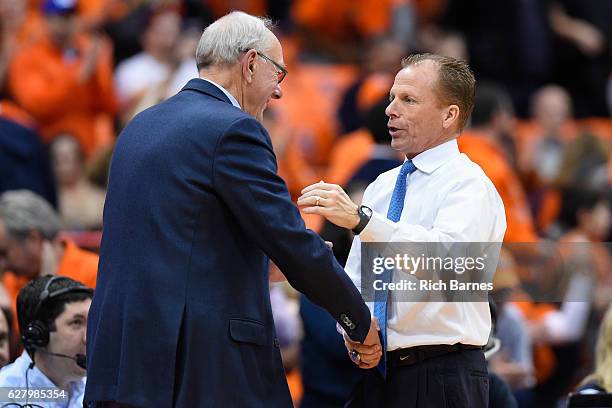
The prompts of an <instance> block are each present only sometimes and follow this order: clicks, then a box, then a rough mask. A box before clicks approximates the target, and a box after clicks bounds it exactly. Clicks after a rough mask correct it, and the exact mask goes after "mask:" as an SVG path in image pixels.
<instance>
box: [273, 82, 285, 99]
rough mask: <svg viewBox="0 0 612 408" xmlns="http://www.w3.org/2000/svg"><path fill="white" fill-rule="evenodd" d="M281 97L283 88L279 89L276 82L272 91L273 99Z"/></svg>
mask: <svg viewBox="0 0 612 408" xmlns="http://www.w3.org/2000/svg"><path fill="white" fill-rule="evenodd" d="M282 97H283V90H282V89H281V86H280V84H276V88H274V92H272V98H273V99H280V98H282Z"/></svg>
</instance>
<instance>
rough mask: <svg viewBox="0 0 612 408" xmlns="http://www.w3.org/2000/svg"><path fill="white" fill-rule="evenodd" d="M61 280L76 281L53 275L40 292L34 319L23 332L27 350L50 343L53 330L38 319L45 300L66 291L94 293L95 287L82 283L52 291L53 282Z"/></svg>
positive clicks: (22, 335) (24, 344) (23, 340)
mask: <svg viewBox="0 0 612 408" xmlns="http://www.w3.org/2000/svg"><path fill="white" fill-rule="evenodd" d="M60 280H70V281H71V282H74V281H73V280H72V279H70V278H67V277H64V276H53V277H52V278H51V279H49V280H48V281H47V283H46V285H45V288H44V289H43V291H42V292H40V297H39V299H38V303H37V304H36V307H35V308H34V313H33V314H32V316H33V317H34V320H32V321H31V322H30V323H28V324H27V325H26V327H25V330H24V333H22V334H21V341H22V342H23V346H24V347H25V349H26V350H35V349H37V348H41V347H45V346H46V345H47V344H49V332H50V331H51V330H50V329H49V325H48V324H47V323H45V322H43V321H42V320H38V319H36V317H37V316H38V312H39V310H40V308H41V307H42V306H43V304H44V303H45V302H47V301H49V300H51V299H53V298H56V297H58V296H61V295H64V294H66V293H87V294H90V295H93V289H91V288H88V287H87V286H85V285H83V284H80V283H79V285H78V286H72V287H69V288H62V289H58V290H55V291H53V292H50V291H49V288H50V287H51V284H52V283H53V282H57V281H60Z"/></svg>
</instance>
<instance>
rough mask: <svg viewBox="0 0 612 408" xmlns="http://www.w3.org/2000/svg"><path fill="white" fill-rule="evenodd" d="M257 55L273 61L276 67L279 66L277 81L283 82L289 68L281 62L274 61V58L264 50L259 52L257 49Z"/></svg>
mask: <svg viewBox="0 0 612 408" xmlns="http://www.w3.org/2000/svg"><path fill="white" fill-rule="evenodd" d="M257 55H259V56H260V57H261V58H263V59H265V60H266V61H269V62H271V63H272V64H274V66H275V67H276V68H278V71H276V77H277V78H276V81H277V82H278V83H279V84H280V83H281V82H283V79H285V77H286V76H287V69H286V68H285V67H283V66H282V65H281V64H279V63H277V62H276V61H274V60H273V59H272V58H270V57H268V56H267V55H266V54H264V53H263V52H259V51H257Z"/></svg>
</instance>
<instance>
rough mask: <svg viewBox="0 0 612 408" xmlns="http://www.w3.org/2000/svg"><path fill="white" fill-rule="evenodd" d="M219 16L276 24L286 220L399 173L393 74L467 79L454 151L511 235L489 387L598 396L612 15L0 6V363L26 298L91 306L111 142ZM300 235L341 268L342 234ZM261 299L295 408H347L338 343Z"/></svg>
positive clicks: (611, 284)
mask: <svg viewBox="0 0 612 408" xmlns="http://www.w3.org/2000/svg"><path fill="white" fill-rule="evenodd" d="M234 9H239V10H243V11H246V12H248V13H251V14H255V15H267V16H270V17H272V18H273V19H274V20H275V21H277V22H278V24H277V34H278V37H279V38H280V40H281V43H282V46H283V50H284V56H285V62H286V65H287V67H288V71H289V74H288V75H287V78H286V79H285V80H284V81H283V84H282V89H283V98H282V99H281V100H280V101H274V102H273V103H272V104H271V106H270V108H269V109H268V111H267V112H266V115H265V117H264V122H265V123H264V125H265V127H266V128H267V129H268V131H269V133H270V137H271V139H272V144H273V147H274V151H275V154H276V156H277V159H278V164H279V174H280V175H281V176H282V177H283V178H284V180H285V181H286V183H287V185H288V188H289V191H290V193H291V195H292V197H293V198H294V199H295V198H297V197H298V196H299V195H300V191H301V190H302V188H304V187H305V186H307V185H309V184H311V183H313V182H317V181H319V180H325V181H326V182H329V183H336V184H339V185H341V186H343V187H344V188H345V189H346V190H347V191H348V192H350V194H351V196H352V198H353V200H354V201H355V202H357V203H359V202H360V197H361V194H362V193H363V190H364V189H365V186H367V184H368V183H370V182H372V181H373V180H374V179H376V177H377V176H378V175H379V174H380V173H382V172H384V171H387V170H389V169H391V168H394V167H396V166H398V165H400V164H401V163H402V161H403V158H402V157H400V156H398V154H397V152H395V151H393V150H392V149H391V148H390V137H389V134H388V130H387V118H386V116H385V114H384V110H385V107H386V104H387V101H388V92H389V89H390V87H391V85H392V83H393V79H394V76H395V74H396V73H397V71H398V70H399V69H400V61H401V59H402V58H403V57H405V56H406V55H408V54H410V53H411V52H432V53H437V54H443V55H449V56H453V57H455V58H460V59H464V60H466V61H468V63H469V64H470V66H471V67H472V69H473V70H474V73H475V75H476V78H477V81H478V85H477V92H476V103H475V109H474V113H473V114H472V117H471V121H470V125H469V127H468V128H467V129H466V130H465V131H464V132H463V134H462V135H461V136H460V138H459V139H458V141H459V147H460V150H461V151H462V152H463V153H465V154H467V155H468V156H469V157H470V158H471V160H472V161H474V162H476V163H477V164H478V165H480V166H481V167H482V169H483V170H484V171H485V173H486V174H487V175H488V176H489V178H490V179H491V180H492V181H493V183H494V184H495V187H496V188H497V190H498V192H499V193H500V196H501V197H502V199H503V202H504V205H505V209H506V217H507V224H508V229H507V232H506V236H505V242H506V245H505V248H504V250H503V253H502V258H501V262H500V266H499V268H498V272H497V274H496V276H495V281H494V286H495V291H494V293H492V301H491V304H492V311H493V315H494V317H495V318H496V320H495V331H494V332H493V333H492V335H491V345H495V344H497V345H498V347H496V349H498V350H496V351H497V352H496V353H494V354H493V355H492V356H491V357H490V358H489V367H490V370H491V372H492V373H495V374H496V375H497V376H498V377H499V378H500V379H501V380H503V381H504V382H505V384H506V385H507V386H508V387H509V389H510V390H511V391H512V394H513V396H514V398H515V399H516V401H517V403H518V406H521V407H548V406H555V404H556V403H557V402H558V401H559V400H561V399H563V397H564V396H565V395H567V393H568V392H571V391H574V390H576V389H577V388H578V387H580V386H581V385H580V384H581V381H582V380H583V379H584V378H585V377H586V378H587V379H586V382H585V383H584V384H588V383H593V381H595V380H597V381H598V384H600V385H601V387H602V388H603V389H604V390H607V391H608V392H612V382H611V381H612V380H611V374H610V373H612V358H611V357H610V355H612V351H611V352H610V353H608V355H607V356H606V354H605V353H604V351H600V350H605V349H606V347H607V348H610V347H611V345H612V337H611V336H612V334H611V331H610V330H611V329H610V327H611V323H610V322H611V321H612V319H610V317H609V315H610V313H609V312H608V317H607V318H606V319H605V320H604V315H605V313H606V310H607V309H608V307H609V305H610V301H611V299H612V297H611V296H610V295H609V293H612V253H611V249H612V248H611V247H610V246H609V245H607V244H606V242H609V241H610V232H611V228H610V227H611V222H612V219H611V217H612V213H611V208H612V207H611V204H612V202H611V197H612V196H611V195H610V192H611V188H610V186H611V182H612V160H611V157H612V156H611V154H612V120H611V115H612V71H611V67H612V41H611V39H612V24H611V22H612V2H611V1H609V0H503V1H495V2H493V1H489V0H335V1H324V0H275V1H272V0H269V1H268V0H157V1H155V0H0V193H3V194H2V195H1V196H0V270H1V273H2V285H1V286H0V306H1V307H2V310H3V312H4V313H3V314H0V363H2V364H5V363H7V362H9V361H12V360H13V359H14V358H16V357H17V356H18V355H19V353H20V345H19V342H18V336H17V335H16V332H17V331H18V328H17V324H16V317H17V316H16V306H15V305H16V303H15V302H16V298H17V294H18V293H19V291H20V289H21V288H23V287H24V286H25V285H26V284H27V282H28V281H31V280H32V279H35V278H37V277H40V276H43V275H46V274H49V273H50V274H60V275H64V276H68V277H71V278H73V279H75V280H77V281H80V282H82V283H84V284H86V285H88V286H90V287H93V286H95V274H96V262H97V259H96V255H95V254H94V253H92V252H95V251H96V250H97V249H98V245H99V240H100V233H101V232H100V229H101V226H102V210H103V205H104V197H105V185H106V179H107V169H108V163H109V160H110V157H111V155H112V149H113V143H114V141H115V139H116V137H117V136H118V135H119V133H120V132H121V129H122V128H123V127H124V126H125V125H126V124H127V123H128V122H129V120H130V119H131V118H132V117H133V116H134V115H136V114H138V113H139V112H140V111H142V110H144V109H146V108H148V107H150V106H152V105H154V104H156V103H158V102H160V101H162V100H164V99H166V98H168V97H171V96H172V95H174V94H176V93H177V92H179V91H180V89H181V88H182V86H183V85H184V84H185V83H186V82H187V81H188V80H189V79H190V78H193V77H197V75H198V72H197V69H196V63H195V58H194V54H195V48H196V44H197V41H198V40H199V37H200V35H201V33H202V30H203V29H204V27H206V26H207V25H208V24H209V23H210V22H212V21H214V20H215V19H216V18H218V17H220V16H222V15H224V14H226V13H228V12H229V11H231V10H234ZM193 131H194V132H197V131H198V130H197V129H194V130H193ZM304 219H305V222H306V225H307V226H308V227H310V228H312V229H313V230H315V231H317V232H319V233H320V234H321V235H322V236H323V237H324V238H325V239H326V240H328V241H331V242H332V243H333V245H334V246H333V251H334V253H335V255H336V257H337V258H338V260H339V261H340V262H341V263H342V264H343V263H344V262H345V261H346V256H347V255H348V250H349V248H350V243H351V239H352V237H351V234H350V233H349V232H347V231H345V230H341V229H338V228H336V227H335V226H333V225H332V224H329V223H325V222H324V221H323V220H322V219H319V218H317V217H316V216H307V215H304ZM263 239H268V238H267V237H262V240H263ZM84 249H87V250H89V251H92V252H88V251H85V250H84ZM280 275H281V272H280V271H278V270H276V269H274V266H272V270H271V277H272V278H276V277H279V276H280ZM271 280H277V279H271ZM552 286H554V288H553V289H554V290H553V292H554V294H552V293H553V292H551V291H550V290H552V289H551V288H552ZM271 297H272V304H273V309H274V312H275V319H277V320H276V329H277V331H278V334H279V340H280V344H281V348H282V350H283V359H284V362H285V365H286V371H287V377H288V380H289V384H290V388H291V390H292V395H293V396H294V399H295V402H296V404H301V406H304V407H309V406H312V407H336V406H338V407H339V406H342V403H343V400H344V399H345V398H346V396H347V395H348V392H349V391H350V389H351V387H352V386H353V384H355V382H356V381H357V380H358V379H359V375H360V373H359V370H358V369H356V368H354V366H353V365H352V364H351V363H350V361H349V360H348V358H347V357H346V351H345V348H344V346H343V344H342V340H341V337H340V336H339V335H338V334H337V333H336V331H335V323H334V322H333V320H332V319H331V318H330V317H329V316H327V315H326V314H325V312H323V311H322V309H319V308H318V307H317V306H315V305H313V304H312V303H310V302H309V301H308V300H307V299H305V298H301V297H299V296H298V295H297V294H296V293H295V292H293V291H292V290H290V289H289V288H288V287H287V285H286V284H284V283H282V282H281V283H276V282H274V283H271ZM577 300H579V301H577ZM4 320H6V322H4ZM602 321H603V322H604V323H603V326H602V330H601V334H598V333H600V331H599V326H600V324H601V322H602ZM598 336H599V342H600V343H601V344H600V345H599V346H598V351H597V353H596V352H595V348H596V347H595V344H596V343H597V338H598ZM606 342H607V344H606ZM9 343H10V344H9ZM9 345H10V347H9ZM602 367H603V368H602ZM589 373H594V374H592V375H591V376H589V377H587V375H589ZM602 373H603V374H602ZM584 384H583V386H584Z"/></svg>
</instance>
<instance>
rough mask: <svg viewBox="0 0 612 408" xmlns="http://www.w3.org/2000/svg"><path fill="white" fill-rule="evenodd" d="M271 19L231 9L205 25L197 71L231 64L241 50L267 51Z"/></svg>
mask: <svg viewBox="0 0 612 408" xmlns="http://www.w3.org/2000/svg"><path fill="white" fill-rule="evenodd" d="M273 27H274V25H273V23H272V20H270V19H268V18H262V17H255V16H252V15H250V14H247V13H244V12H242V11H233V12H231V13H229V14H227V15H225V16H223V17H221V18H220V19H218V20H216V21H215V22H213V23H212V24H211V25H209V26H208V27H206V29H205V30H204V32H203V33H202V37H200V41H199V42H198V48H197V50H196V63H197V64H198V70H199V69H202V68H204V67H208V66H211V65H217V64H224V63H225V64H233V63H235V62H236V61H237V60H238V57H239V55H240V53H241V52H243V51H246V50H250V49H252V48H254V49H256V50H257V51H260V52H266V51H268V50H269V49H270V48H271V47H272V44H271V41H270V32H271V31H272V28H273Z"/></svg>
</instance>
